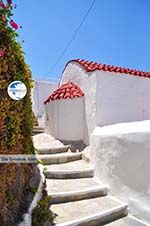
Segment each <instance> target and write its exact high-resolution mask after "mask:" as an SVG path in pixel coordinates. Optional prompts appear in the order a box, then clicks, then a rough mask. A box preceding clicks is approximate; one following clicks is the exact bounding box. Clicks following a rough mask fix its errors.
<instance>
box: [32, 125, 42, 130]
mask: <svg viewBox="0 0 150 226" xmlns="http://www.w3.org/2000/svg"><path fill="white" fill-rule="evenodd" d="M33 130H38V131H39V130H44V127H42V126H34V127H33Z"/></svg>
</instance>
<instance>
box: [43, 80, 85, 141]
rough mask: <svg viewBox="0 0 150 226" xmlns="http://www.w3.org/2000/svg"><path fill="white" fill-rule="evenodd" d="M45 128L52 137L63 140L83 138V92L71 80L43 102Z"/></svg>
mask: <svg viewBox="0 0 150 226" xmlns="http://www.w3.org/2000/svg"><path fill="white" fill-rule="evenodd" d="M44 103H45V110H46V125H47V126H46V128H48V129H47V131H48V133H49V134H50V135H52V136H53V137H55V138H57V139H59V140H64V141H80V140H82V141H83V140H84V135H85V131H84V130H85V128H86V126H85V111H84V110H85V109H84V107H85V103H84V93H83V92H82V91H81V89H80V88H79V87H78V86H77V85H75V84H74V83H72V82H67V83H65V84H63V85H62V86H60V87H59V88H58V89H57V90H55V91H54V92H53V93H52V94H51V95H50V96H49V97H48V98H47V100H46V101H45V102H44Z"/></svg>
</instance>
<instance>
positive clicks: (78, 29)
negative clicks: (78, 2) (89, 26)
mask: <svg viewBox="0 0 150 226" xmlns="http://www.w3.org/2000/svg"><path fill="white" fill-rule="evenodd" d="M95 2H96V0H93V1H92V2H91V4H90V6H89V8H88V10H87V12H86V13H85V15H84V17H83V19H82V21H81V22H80V24H79V26H78V27H77V29H76V30H75V32H74V34H73V36H72V37H71V39H70V40H69V41H68V43H67V44H66V46H65V48H64V49H63V51H62V52H61V54H60V55H59V57H58V58H57V60H56V62H55V63H54V64H53V66H52V67H51V69H50V71H49V72H48V73H47V74H49V73H51V72H52V71H53V70H54V69H55V67H56V66H57V64H58V63H59V62H60V60H61V59H62V57H63V56H64V54H65V53H66V51H67V50H68V48H69V47H70V45H71V44H72V42H73V40H74V39H75V37H76V36H77V34H78V33H79V31H80V29H81V27H82V25H83V24H84V22H85V20H86V19H87V17H88V15H89V13H90V12H91V10H92V8H93V6H94V4H95ZM47 74H46V75H47Z"/></svg>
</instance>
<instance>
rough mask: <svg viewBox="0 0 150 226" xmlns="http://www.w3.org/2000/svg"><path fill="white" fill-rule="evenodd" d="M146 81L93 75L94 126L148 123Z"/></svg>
mask: <svg viewBox="0 0 150 226" xmlns="http://www.w3.org/2000/svg"><path fill="white" fill-rule="evenodd" d="M149 100H150V78H144V77H139V76H132V75H127V74H118V73H114V72H102V71H97V91H96V124H97V125H100V126H105V125H111V124H115V123H120V122H132V121H141V120H146V119H150V101H149Z"/></svg>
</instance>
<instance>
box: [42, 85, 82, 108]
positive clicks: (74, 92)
mask: <svg viewBox="0 0 150 226" xmlns="http://www.w3.org/2000/svg"><path fill="white" fill-rule="evenodd" d="M82 96H84V93H83V92H82V90H81V89H80V88H79V87H78V86H77V85H75V84H74V83H73V82H70V81H69V82H67V83H65V84H63V85H61V86H60V87H59V88H58V89H57V90H55V91H54V92H53V93H52V94H51V95H50V96H49V97H48V98H47V100H46V101H45V102H44V104H46V103H48V102H50V101H53V100H59V99H67V98H70V99H73V98H75V97H78V98H79V97H82Z"/></svg>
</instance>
